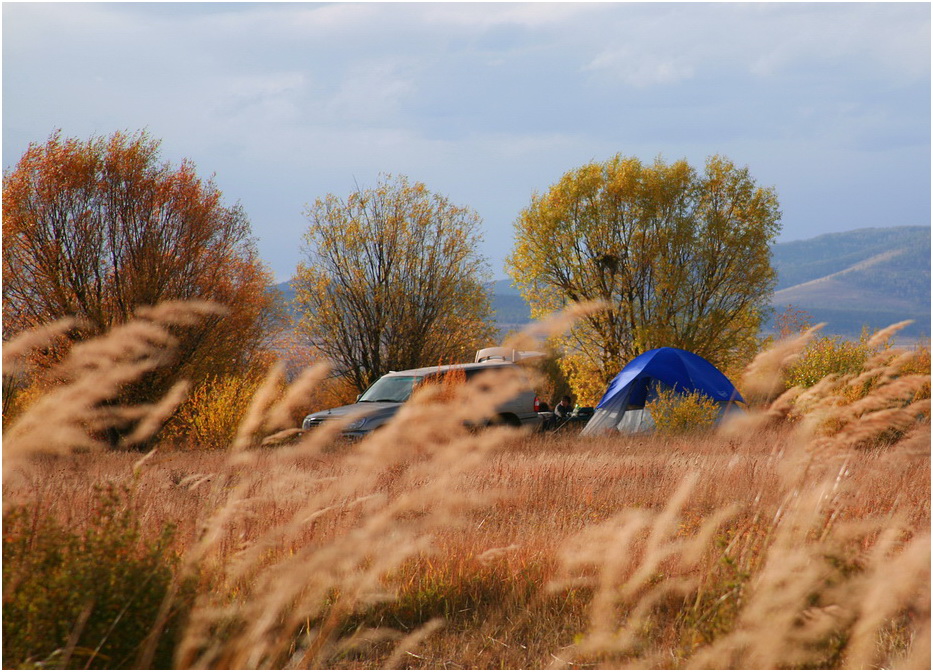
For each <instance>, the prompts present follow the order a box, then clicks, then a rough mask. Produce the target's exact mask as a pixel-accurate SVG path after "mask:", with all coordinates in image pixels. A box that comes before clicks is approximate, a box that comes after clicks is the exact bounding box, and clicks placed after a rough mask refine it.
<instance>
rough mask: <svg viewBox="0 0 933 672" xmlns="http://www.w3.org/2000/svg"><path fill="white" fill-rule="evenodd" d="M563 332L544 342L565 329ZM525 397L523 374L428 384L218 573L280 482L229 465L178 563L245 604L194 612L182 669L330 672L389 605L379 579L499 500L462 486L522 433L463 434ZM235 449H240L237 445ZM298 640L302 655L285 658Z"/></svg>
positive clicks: (324, 433) (307, 444)
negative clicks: (319, 669) (353, 621)
mask: <svg viewBox="0 0 933 672" xmlns="http://www.w3.org/2000/svg"><path fill="white" fill-rule="evenodd" d="M566 323H567V322H566V320H563V321H562V322H559V323H555V324H556V326H554V327H551V328H565V324H566ZM319 371H320V370H318V372H315V373H313V374H310V373H309V378H313V377H315V376H318V375H319ZM276 375H277V374H276V373H275V372H273V373H272V374H271V375H270V377H269V378H267V381H269V380H276ZM526 384H527V381H526V380H525V376H524V374H523V373H521V372H518V371H515V370H513V369H503V370H492V371H487V372H483V373H482V374H479V375H477V376H475V377H473V378H472V379H471V380H469V381H466V382H464V383H462V384H456V385H454V384H450V385H447V386H446V387H445V386H443V385H440V384H429V385H425V386H423V387H422V388H420V389H418V390H416V391H415V393H414V394H413V395H412V398H411V400H410V401H409V402H408V403H406V404H405V405H403V406H402V408H400V409H399V411H398V413H396V415H395V416H394V417H393V419H392V420H391V421H390V422H388V423H387V424H386V425H385V426H383V427H382V428H380V430H379V431H378V432H374V433H372V434H371V435H369V436H367V437H365V438H364V439H362V440H360V441H359V442H357V443H355V444H352V445H350V446H345V447H344V448H342V449H341V450H339V452H332V453H331V457H332V459H334V460H336V462H337V464H338V465H339V467H338V469H337V470H338V472H339V473H340V474H341V477H340V478H334V479H327V480H320V481H318V482H316V483H313V484H312V487H311V488H310V490H309V491H308V493H307V499H306V501H305V502H304V504H303V505H302V506H301V507H300V508H299V509H298V510H297V511H296V512H295V513H294V514H293V515H292V516H291V517H289V518H288V519H286V520H283V521H282V522H281V523H280V524H278V525H275V526H273V527H271V528H270V529H269V530H268V532H267V533H265V534H264V535H262V536H261V537H260V538H258V539H256V540H255V541H253V542H252V543H251V544H250V545H248V546H247V547H244V548H243V549H242V550H241V552H239V553H238V554H237V556H236V560H235V562H230V563H226V564H224V563H223V562H222V561H221V560H220V559H219V558H217V556H216V554H217V553H218V552H219V551H220V549H221V546H220V544H221V542H222V540H223V539H225V538H227V537H228V536H229V535H231V534H234V533H235V530H236V528H237V527H238V525H239V524H241V523H242V521H243V520H244V518H248V517H249V516H250V511H251V510H252V508H253V507H254V506H256V505H257V504H258V502H257V500H256V499H255V498H254V496H253V493H254V492H255V491H256V488H257V487H258V486H259V482H261V481H263V480H266V479H270V478H272V479H277V475H276V474H268V473H263V472H261V471H259V470H257V469H255V468H254V466H253V465H255V463H256V460H258V459H260V458H261V453H259V452H252V453H251V452H243V451H239V452H238V453H237V454H236V455H231V459H230V461H229V462H228V468H229V469H231V470H235V476H234V474H233V471H231V473H230V476H229V477H228V478H226V479H220V480H221V481H222V482H224V483H226V484H227V490H226V500H225V503H224V504H223V505H222V506H221V507H220V508H219V510H218V513H217V515H215V516H214V518H213V519H212V520H211V521H210V523H209V524H208V526H207V527H206V529H205V530H204V532H203V534H202V537H201V540H200V542H199V543H198V544H197V545H196V547H195V548H194V549H193V552H192V553H191V554H190V555H189V556H188V560H187V562H188V563H189V566H192V567H193V566H194V565H200V566H201V567H204V566H210V567H215V568H216V569H217V571H218V572H219V575H218V580H219V581H220V585H222V586H225V587H226V590H229V591H234V592H235V593H236V594H238V595H240V596H241V599H239V600H233V601H229V600H223V599H222V600H219V601H218V600H211V601H209V602H206V603H203V604H202V605H201V607H200V608H196V609H195V611H194V613H193V614H192V616H191V621H190V626H189V629H188V632H187V634H186V639H185V641H184V642H183V643H182V646H181V648H180V650H179V657H178V661H179V664H180V665H182V666H184V667H190V666H223V667H246V668H254V667H270V666H271V667H276V666H280V665H282V664H284V662H285V661H292V662H291V663H290V664H294V665H296V666H299V667H308V666H322V665H324V664H326V663H327V661H328V660H329V659H330V657H331V656H332V655H335V654H336V653H337V652H338V651H339V650H340V647H341V640H342V639H343V637H344V635H343V629H344V628H345V627H346V623H347V622H348V619H350V618H351V617H352V616H353V614H354V613H356V612H358V611H359V610H360V609H366V608H370V607H371V606H372V605H375V604H379V603H383V602H385V601H387V600H392V599H393V596H394V593H395V591H396V590H397V587H393V586H392V584H391V581H390V579H389V577H391V576H392V573H393V572H394V571H395V570H397V568H398V567H400V566H401V565H402V564H403V563H404V562H406V561H408V560H409V559H411V558H413V557H415V556H418V555H420V554H428V555H429V554H431V553H432V552H436V551H435V547H434V545H433V543H432V540H433V539H434V537H435V536H436V535H437V534H438V532H439V531H441V530H444V531H445V532H449V531H450V530H453V529H458V528H460V527H462V526H463V525H464V524H465V523H466V522H467V521H468V520H469V513H470V512H471V511H473V510H475V509H476V508H477V507H479V506H483V505H486V504H488V502H489V501H490V498H494V497H495V494H496V493H487V494H486V495H482V496H480V495H478V494H477V493H476V492H466V491H464V490H463V489H462V488H461V487H460V483H461V482H462V481H463V479H464V478H465V477H466V476H467V475H468V474H470V473H472V472H473V471H475V470H476V469H477V468H479V467H481V466H482V465H483V464H484V463H485V461H486V460H487V459H488V457H487V456H488V455H489V454H491V453H493V452H494V451H497V450H500V449H501V448H502V447H503V446H505V445H508V441H510V440H513V439H514V438H516V437H518V436H521V435H522V434H523V431H522V430H519V429H514V428H509V427H495V428H490V429H488V430H485V431H482V432H476V431H473V430H471V427H476V426H479V425H481V424H483V423H484V422H485V420H486V419H487V418H490V417H493V416H494V415H495V412H496V408H497V407H498V406H499V405H500V404H501V403H502V402H504V401H506V400H507V399H509V398H511V397H513V396H514V395H515V394H516V393H518V392H519V391H520V390H521V389H523V387H524V386H525V385H526ZM303 385H304V381H302V382H300V383H299V386H303ZM271 389H272V385H268V386H266V389H265V390H264V391H261V392H260V393H259V394H257V398H256V400H254V404H253V407H254V409H255V412H254V413H253V414H252V415H251V417H250V418H249V420H248V422H244V426H245V429H244V428H241V430H240V437H243V436H247V437H248V436H251V435H253V434H254V433H255V432H256V431H257V430H258V428H260V427H262V426H263V423H264V422H265V420H264V418H265V417H266V416H267V415H269V414H270V413H271V411H270V410H269V409H271V408H272V402H271V399H272V394H271V392H270V390H271ZM291 394H292V393H291V392H286V394H285V397H290V396H291ZM294 394H295V396H301V395H300V394H299V393H297V392H296V393H294ZM346 422H349V420H344V421H343V423H341V422H332V423H324V425H322V426H321V427H319V428H316V430H315V431H314V432H309V433H308V434H307V435H306V436H305V437H304V438H303V440H302V441H301V442H300V443H299V444H298V445H296V446H293V447H287V448H283V449H280V450H278V451H277V456H278V457H279V459H280V460H281V461H280V463H279V464H281V465H283V468H284V465H285V464H287V463H288V462H289V461H290V460H300V459H303V458H307V457H308V456H315V455H320V454H321V453H322V451H323V450H325V449H326V448H327V447H328V446H329V445H330V444H332V443H333V441H334V439H335V438H336V436H337V435H338V434H339V431H340V428H341V426H342V424H345V423H346ZM236 445H237V446H242V445H244V443H243V440H242V439H240V440H239V441H238V443H237V444H236ZM336 520H343V521H346V522H344V523H343V527H342V528H341V532H340V534H335V535H331V536H328V535H326V534H325V535H324V536H320V535H314V536H313V537H312V538H310V539H309V538H308V526H309V525H311V526H313V527H314V528H315V529H318V528H320V527H323V528H327V527H328V526H332V525H333V524H334V522H333V521H336ZM211 557H214V558H217V559H215V560H211ZM222 592H223V591H222ZM220 623H226V624H228V625H227V627H229V628H230V629H231V630H230V633H231V634H230V636H229V637H228V638H227V639H226V641H225V642H224V643H223V644H222V645H220V644H218V645H206V644H205V643H206V642H210V641H211V639H212V638H211V633H212V632H214V631H215V630H216V628H217V627H218V626H219V624H220ZM383 634H384V633H383ZM297 635H301V637H299V640H298V641H299V642H300V643H299V648H300V650H299V651H298V652H296V651H294V650H293V647H294V645H295V642H296V639H295V638H296V636H297ZM380 636H382V635H380Z"/></svg>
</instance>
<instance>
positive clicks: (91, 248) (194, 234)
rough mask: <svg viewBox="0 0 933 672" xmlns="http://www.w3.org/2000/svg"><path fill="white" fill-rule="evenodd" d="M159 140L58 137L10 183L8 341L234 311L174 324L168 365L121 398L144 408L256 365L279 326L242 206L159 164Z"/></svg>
mask: <svg viewBox="0 0 933 672" xmlns="http://www.w3.org/2000/svg"><path fill="white" fill-rule="evenodd" d="M160 144H161V143H160V141H158V140H154V139H152V138H150V137H149V136H148V135H147V134H146V133H145V132H138V133H136V134H127V133H121V132H118V133H114V134H113V135H111V136H110V137H94V138H91V139H90V140H87V141H82V140H79V139H74V138H63V137H62V136H61V133H60V132H56V133H54V134H53V135H52V136H51V137H50V138H49V139H48V141H47V142H45V143H44V144H38V143H33V144H31V145H30V146H29V148H28V149H27V150H26V152H25V154H23V156H22V158H21V159H20V160H19V162H18V163H17V164H16V166H15V167H14V168H12V169H11V170H8V171H7V172H6V173H5V174H4V177H3V332H4V340H6V339H8V338H10V337H11V336H13V335H15V334H16V333H18V332H20V331H22V330H24V329H29V328H33V327H36V326H38V325H40V324H43V323H46V322H49V321H51V320H54V319H57V318H61V317H66V316H69V317H74V318H77V320H78V322H77V324H78V325H79V326H77V327H76V328H75V329H73V330H72V331H71V332H69V334H68V337H69V339H70V340H72V341H75V340H83V339H86V338H89V337H91V336H95V335H98V334H101V333H104V332H105V331H107V330H108V329H109V328H111V327H113V326H116V325H119V324H122V323H125V322H127V321H128V320H129V319H130V318H131V317H132V315H133V313H134V311H135V310H136V308H137V307H139V306H148V305H155V304H158V303H160V302H164V301H169V300H195V299H197V300H210V301H214V302H217V303H219V304H222V305H224V306H226V307H227V308H228V309H229V310H228V311H227V312H226V313H225V314H218V315H216V316H212V317H210V318H208V319H206V320H204V321H203V322H202V323H200V324H198V325H189V326H184V327H178V328H176V329H175V333H174V334H173V335H174V336H176V337H177V338H178V347H177V349H176V351H175V352H176V355H175V357H176V359H175V360H174V362H173V366H172V367H168V368H165V367H163V368H160V369H159V370H156V371H153V372H152V373H151V374H150V376H148V377H147V379H146V380H145V381H142V383H141V384H140V385H137V386H135V387H134V389H132V390H126V391H125V393H124V394H125V396H126V397H127V398H133V399H134V400H137V401H139V400H143V399H146V398H155V397H158V396H159V395H160V394H162V393H163V392H164V391H165V390H166V389H167V388H168V386H169V385H170V384H171V382H172V380H174V379H175V378H177V377H179V376H182V377H186V378H188V379H189V380H191V381H192V382H193V383H195V384H197V383H198V382H199V381H200V380H203V379H204V378H205V377H206V376H209V375H222V374H225V373H234V372H240V371H243V370H245V369H248V368H249V367H250V366H252V365H253V364H254V363H256V361H257V358H259V357H261V356H262V354H263V352H264V347H265V345H266V343H267V339H268V338H269V336H270V334H271V333H273V332H274V331H275V330H276V329H277V327H278V326H279V325H280V324H281V319H282V314H281V309H280V308H279V307H278V302H277V301H276V300H275V297H274V296H273V295H271V294H270V293H269V291H268V289H267V288H268V287H269V286H270V285H271V280H272V278H271V275H270V273H269V271H268V270H267V269H266V268H265V267H264V266H263V264H262V263H261V262H260V260H259V258H258V255H257V252H256V249H255V243H254V241H253V238H252V236H251V231H250V225H249V221H248V219H247V217H246V214H245V213H244V211H243V209H242V208H241V207H240V206H239V205H234V206H232V207H227V206H225V205H224V204H223V202H222V200H221V197H222V195H221V192H220V191H219V190H218V189H217V187H216V186H215V185H214V183H213V181H207V182H204V181H202V180H201V179H199V178H198V176H197V175H196V173H195V167H194V165H192V163H191V162H189V161H187V160H185V161H182V163H181V164H180V165H179V166H177V167H175V166H172V165H171V164H170V163H168V162H163V161H161V160H160V157H159V148H160ZM60 354H61V353H60V352H51V353H49V352H47V353H45V356H46V362H45V363H49V364H50V363H54V360H55V359H57V358H58V357H60Z"/></svg>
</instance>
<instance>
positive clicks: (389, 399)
mask: <svg viewBox="0 0 933 672" xmlns="http://www.w3.org/2000/svg"><path fill="white" fill-rule="evenodd" d="M500 367H513V368H518V367H517V366H516V365H515V364H513V363H512V362H508V361H484V362H478V363H472V364H450V365H445V366H431V367H425V368H421V369H409V370H407V371H393V372H391V373H387V374H386V375H384V376H382V378H380V379H379V380H377V381H376V382H375V383H373V384H372V385H371V386H370V387H369V389H367V390H366V391H365V392H364V393H363V394H361V395H360V396H359V398H358V399H357V402H356V403H355V404H349V405H347V406H340V407H338V408H331V409H328V410H324V411H317V412H315V413H311V414H309V415H307V416H305V419H304V422H302V423H301V428H302V429H303V430H305V431H307V430H310V429H314V428H315V427H317V426H318V425H320V424H321V423H323V422H328V421H330V420H336V419H338V418H342V417H344V416H347V415H353V416H354V418H355V419H354V420H352V421H351V422H350V424H348V425H347V426H346V427H344V429H343V435H344V436H345V437H347V438H361V437H363V436H366V435H367V434H369V433H370V432H372V431H373V430H376V429H378V428H379V427H382V425H384V424H386V423H387V422H388V421H389V420H390V419H391V418H392V416H394V415H395V414H396V413H397V412H398V409H399V408H400V407H401V406H402V404H404V403H405V402H406V401H408V399H409V398H410V397H411V394H412V392H413V391H414V390H415V389H417V387H418V386H419V385H420V384H422V383H424V382H426V381H430V380H431V379H433V378H440V377H442V376H443V375H444V374H446V373H448V372H450V371H451V370H462V371H463V374H464V376H465V378H466V379H467V380H469V379H470V378H472V377H473V376H475V375H476V374H478V373H480V372H482V371H489V370H490V369H494V368H500ZM538 403H539V402H538V398H537V396H536V395H535V393H534V391H533V390H532V389H531V387H530V386H529V387H528V389H527V390H524V391H522V392H521V393H519V394H518V395H517V396H515V397H514V398H512V399H510V400H508V401H506V402H505V403H503V404H501V405H500V406H499V407H498V408H497V415H496V416H495V417H494V418H490V419H489V421H490V422H491V423H501V424H507V425H512V426H515V427H531V428H532V429H534V430H538V429H540V428H541V423H542V420H541V417H540V416H539V415H538V413H537V408H538Z"/></svg>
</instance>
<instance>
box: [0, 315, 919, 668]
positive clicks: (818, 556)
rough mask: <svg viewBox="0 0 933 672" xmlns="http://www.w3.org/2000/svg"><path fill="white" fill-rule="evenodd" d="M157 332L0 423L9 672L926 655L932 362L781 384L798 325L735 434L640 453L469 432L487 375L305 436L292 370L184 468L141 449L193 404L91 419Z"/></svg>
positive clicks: (484, 400)
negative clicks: (350, 428)
mask: <svg viewBox="0 0 933 672" xmlns="http://www.w3.org/2000/svg"><path fill="white" fill-rule="evenodd" d="M177 309H178V308H177V307H176V310H177ZM163 318H164V319H177V315H176V316H175V317H172V318H168V317H165V316H164V315H163V316H162V317H159V316H158V315H156V316H155V317H150V322H149V323H148V326H147V329H149V328H151V329H156V328H158V327H159V324H160V322H159V320H160V319H163ZM151 329H150V330H149V331H146V330H139V331H133V330H124V331H122V332H119V333H117V334H110V335H108V336H106V337H103V338H102V339H100V340H99V342H98V343H96V344H86V345H87V347H79V346H76V347H75V348H74V352H73V353H72V355H71V359H69V360H67V361H66V362H65V365H64V366H65V367H66V370H64V371H63V375H62V380H63V381H64V382H62V383H61V384H60V385H59V386H57V387H55V388H54V389H52V390H51V391H50V392H49V393H48V394H47V395H46V396H45V397H43V398H42V399H40V400H38V401H34V402H33V403H32V404H31V405H30V406H29V407H28V408H25V409H24V410H22V411H21V412H20V414H19V415H18V416H17V417H16V418H15V419H13V420H12V421H11V422H9V423H7V422H6V421H5V423H4V425H5V426H4V451H3V452H4V455H3V457H4V478H3V508H4V530H3V534H4V543H3V560H4V562H3V600H4V610H3V642H4V646H3V665H4V667H6V668H11V667H32V668H36V667H57V668H110V669H112V668H130V667H142V668H152V667H155V668H167V667H176V668H187V669H190V668H241V669H259V668H271V669H321V668H335V669H369V668H389V669H399V668H412V669H489V668H512V669H526V668H532V669H543V668H558V669H576V668H586V669H591V668H597V669H604V668H635V669H641V668H676V669H695V668H753V669H774V668H800V669H814V668H815V669H853V668H858V669H879V668H921V669H922V668H926V669H928V668H929V666H930V662H931V661H930V501H931V493H930V424H929V414H930V413H929V398H930V371H929V348H928V347H919V348H915V349H905V350H899V349H894V348H890V347H875V346H877V345H878V344H880V343H883V342H884V337H885V335H884V334H882V335H880V336H879V338H878V340H876V341H873V342H870V343H869V345H870V346H871V347H870V348H869V349H868V350H866V353H865V357H863V358H862V359H861V360H860V362H859V366H858V367H857V369H856V370H850V371H847V372H845V373H835V374H833V375H829V376H824V377H822V378H819V379H818V381H817V382H816V383H813V384H809V383H808V385H809V386H808V387H803V386H789V385H788V384H787V380H788V379H789V374H788V372H789V371H790V370H791V369H793V367H795V366H796V367H798V369H799V367H800V365H801V363H806V358H805V356H804V359H801V357H802V355H801V353H805V352H806V351H805V348H806V347H807V342H808V340H809V339H811V338H812V334H803V335H801V336H799V337H796V338H791V339H788V340H786V341H782V342H780V343H777V344H775V345H774V346H773V347H771V348H770V349H768V350H767V351H764V352H762V353H761V355H759V357H758V358H757V359H756V360H755V361H754V362H753V363H752V364H751V365H750V366H749V368H748V369H747V370H746V371H745V373H744V374H743V376H742V379H741V383H740V385H739V387H740V389H741V390H742V392H743V394H744V395H745V396H746V398H748V399H749V400H750V402H751V403H750V409H749V413H748V414H747V415H746V416H744V417H743V418H742V419H741V420H740V421H738V422H736V423H733V424H731V425H728V426H725V427H722V428H719V429H717V430H716V431H711V430H710V431H695V432H692V433H683V432H673V431H670V432H661V433H658V434H656V435H653V436H641V437H625V436H618V435H613V436H603V437H580V436H578V435H576V434H575V433H567V432H563V433H550V434H537V435H530V434H526V433H524V432H522V431H520V430H516V429H513V428H509V427H493V428H490V429H488V430H484V431H471V430H470V429H468V427H467V426H466V424H465V421H466V423H468V422H469V421H474V422H475V421H476V420H478V419H479V418H482V417H484V416H486V415H489V413H490V411H491V410H492V409H493V408H494V407H495V405H496V404H497V403H498V402H499V401H501V400H502V399H505V398H508V397H509V396H510V395H511V394H513V393H514V391H515V389H516V386H517V385H519V384H520V382H519V381H518V380H515V379H512V378H510V377H509V376H508V375H507V374H505V373H503V372H496V373H501V374H502V375H500V376H497V377H495V376H492V375H490V376H487V377H486V378H482V377H478V378H477V379H475V382H473V381H471V382H470V383H469V384H465V385H461V386H455V387H454V388H443V389H442V388H440V387H436V388H424V389H422V390H420V391H419V392H418V393H417V394H416V396H415V398H414V399H413V400H412V402H410V403H409V404H407V405H406V406H405V407H404V408H403V409H402V411H401V412H400V413H399V414H398V416H397V417H396V420H395V421H393V422H392V423H391V424H390V425H388V426H386V427H385V428H384V429H382V430H381V431H379V432H377V433H376V434H374V435H372V436H371V437H370V438H368V439H366V440H363V441H361V442H358V443H346V442H344V441H342V440H340V439H338V438H337V434H338V432H339V428H338V427H327V426H322V427H321V428H320V429H318V430H316V431H315V432H313V433H308V434H307V435H305V436H303V437H299V438H295V437H294V436H293V434H294V432H292V431H289V429H290V427H293V426H294V420H293V418H294V417H295V415H296V413H299V412H300V411H301V410H302V409H303V410H307V408H306V405H307V403H308V402H307V399H308V398H309V396H310V395H313V390H314V389H315V386H316V385H319V384H321V382H322V380H323V375H324V373H323V370H322V369H319V368H313V369H309V370H308V372H306V374H305V375H303V376H302V377H300V378H299V379H298V380H297V381H295V382H294V383H293V384H292V385H291V386H289V387H286V388H283V385H282V384H281V371H278V372H276V370H274V371H273V372H272V373H271V374H270V376H269V377H268V378H267V379H266V381H265V382H264V383H262V384H260V385H258V386H257V388H256V393H255V395H254V396H253V397H252V401H251V403H250V405H249V406H248V408H247V409H246V411H245V413H244V415H243V417H242V422H241V423H240V425H239V429H238V430H237V432H236V434H235V436H234V437H233V439H232V440H231V441H230V442H229V445H228V446H227V447H226V448H224V449H221V450H193V449H191V446H187V445H184V444H173V443H170V442H167V441H163V442H161V443H156V444H155V445H152V443H151V442H152V441H153V440H154V439H153V434H154V432H156V431H157V430H158V428H159V427H160V426H161V425H162V423H163V422H164V421H165V419H166V418H167V417H168V415H170V413H171V409H172V408H174V404H177V403H178V401H179V400H180V396H181V395H180V394H179V395H176V398H174V399H172V400H170V401H171V403H168V402H166V404H154V405H152V406H147V407H145V408H140V407H134V408H119V407H108V408H106V409H105V410H106V412H104V410H102V408H101V405H100V402H101V400H102V399H106V398H108V396H107V395H108V394H110V393H111V392H112V390H113V389H116V388H118V387H119V385H121V384H124V383H125V381H126V380H131V379H133V378H134V377H135V376H139V375H141V373H142V372H144V371H145V370H146V367H148V366H151V365H153V364H152V362H153V360H152V359H151V358H150V359H147V353H148V352H149V351H148V350H147V349H146V348H158V347H161V345H160V343H161V341H160V340H159V339H158V338H154V337H153V334H154V333H155V332H153V331H152V330H151ZM40 336H42V337H47V336H48V335H47V334H45V335H40ZM38 338H39V336H35V339H38ZM32 346H33V343H26V342H25V341H21V342H14V343H11V344H8V346H7V347H5V350H4V370H5V373H6V372H7V371H9V370H11V369H10V367H14V368H15V358H17V357H21V356H22V353H24V352H26V350H27V349H28V347H32ZM819 355H820V357H824V358H825V357H826V356H827V355H826V352H825V348H824V351H820V352H819ZM8 358H9V359H8ZM830 359H832V357H830ZM140 367H141V368H140ZM65 373H67V374H68V375H64V374H65ZM803 373H809V374H812V371H804V372H803ZM797 374H798V375H802V374H801V371H799V370H798V371H797ZM737 382H738V381H737ZM125 418H132V419H133V420H134V421H135V422H136V427H137V430H135V431H134V434H132V435H131V436H130V438H131V439H132V441H130V442H128V444H127V446H126V447H125V449H123V450H112V449H105V447H104V442H103V440H102V439H101V435H100V433H101V430H102V428H105V427H106V426H107V425H108V423H110V424H112V423H115V422H117V421H118V420H121V419H125ZM7 424H9V426H7ZM140 427H143V428H149V429H148V430H147V431H148V435H146V434H145V432H143V431H142V430H140V429H139V428H140ZM277 433H278V434H277ZM276 434H277V435H278V436H279V437H280V438H282V441H281V443H280V445H276V446H272V445H268V442H267V445H263V438H265V437H268V436H269V435H276ZM286 438H288V439H290V440H286ZM147 441H148V443H147ZM133 448H135V449H133Z"/></svg>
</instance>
